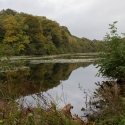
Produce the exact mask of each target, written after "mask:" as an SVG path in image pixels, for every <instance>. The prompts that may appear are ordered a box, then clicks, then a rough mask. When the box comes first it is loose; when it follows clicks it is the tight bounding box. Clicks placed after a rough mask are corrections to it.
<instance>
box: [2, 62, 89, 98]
mask: <svg viewBox="0 0 125 125" xmlns="http://www.w3.org/2000/svg"><path fill="white" fill-rule="evenodd" d="M88 65H90V63H87V62H86V63H73V64H66V63H64V64H59V63H55V64H48V63H47V64H43V63H42V64H37V65H35V64H30V65H29V64H27V66H29V68H26V69H23V70H19V71H16V72H15V71H10V72H4V73H3V74H1V75H0V79H1V82H2V85H1V86H2V91H3V92H4V93H5V95H9V96H10V97H13V98H18V97H20V96H26V95H30V94H34V93H39V92H41V91H42V92H45V91H47V90H49V89H51V88H53V87H56V86H58V85H59V84H60V80H66V79H68V77H69V76H70V74H71V72H72V71H73V70H75V69H77V68H79V67H86V66H88ZM0 96H3V95H2V94H1V95H0Z"/></svg>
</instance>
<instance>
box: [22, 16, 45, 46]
mask: <svg viewBox="0 0 125 125" xmlns="http://www.w3.org/2000/svg"><path fill="white" fill-rule="evenodd" d="M24 23H25V24H26V25H28V29H27V35H28V36H29V37H30V41H31V43H40V44H44V43H45V40H46V39H45V37H44V36H43V29H42V25H41V24H40V22H39V19H38V18H37V17H34V16H32V15H28V16H27V17H26V19H25V20H24Z"/></svg>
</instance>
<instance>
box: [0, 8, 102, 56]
mask: <svg viewBox="0 0 125 125" xmlns="http://www.w3.org/2000/svg"><path fill="white" fill-rule="evenodd" d="M100 44H103V42H101V41H98V40H93V41H91V40H89V39H87V38H78V37H76V36H73V35H72V34H71V33H70V31H69V30H68V28H67V27H65V26H60V25H59V24H58V23H57V22H56V21H52V20H50V19H47V18H46V17H42V16H33V15H30V14H26V13H23V12H20V13H18V12H16V11H15V10H11V9H7V10H2V11H0V50H1V54H2V55H46V54H62V53H81V52H97V51H98V48H99V45H100Z"/></svg>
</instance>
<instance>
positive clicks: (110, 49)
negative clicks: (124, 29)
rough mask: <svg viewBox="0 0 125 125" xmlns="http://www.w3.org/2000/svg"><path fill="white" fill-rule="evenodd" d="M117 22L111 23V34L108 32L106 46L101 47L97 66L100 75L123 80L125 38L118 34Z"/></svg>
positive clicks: (124, 75)
mask: <svg viewBox="0 0 125 125" xmlns="http://www.w3.org/2000/svg"><path fill="white" fill-rule="evenodd" d="M116 23H117V22H114V23H113V24H109V26H110V28H109V29H110V30H111V31H110V34H106V37H105V42H106V46H103V47H102V48H101V51H100V54H99V57H100V60H99V61H98V63H97V67H98V68H99V75H100V74H102V76H107V77H110V78H115V79H118V80H122V81H123V80H124V79H125V40H124V39H123V38H121V37H120V36H119V35H118V34H117V28H116V27H115V24H116Z"/></svg>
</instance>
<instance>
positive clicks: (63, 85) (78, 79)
mask: <svg viewBox="0 0 125 125" xmlns="http://www.w3.org/2000/svg"><path fill="white" fill-rule="evenodd" d="M97 71H98V69H96V68H95V67H94V65H93V64H90V65H88V66H87V67H82V66H80V67H79V68H77V69H75V70H73V71H72V73H71V74H70V75H69V77H68V79H65V80H61V81H60V84H59V85H58V86H56V87H54V88H51V89H49V90H48V91H46V92H47V93H45V92H42V93H41V94H42V95H44V96H46V97H47V99H50V100H52V99H53V100H54V101H55V102H56V103H57V102H58V103H59V106H60V107H63V106H64V105H65V103H71V104H72V105H73V106H74V108H73V110H72V114H74V113H77V114H79V115H80V116H81V115H83V112H81V108H82V107H85V98H84V97H85V96H86V94H85V93H84V92H83V91H81V90H80V88H79V84H80V85H81V86H82V90H85V91H87V93H88V94H89V95H92V94H93V92H94V90H95V88H96V87H97V86H96V85H95V84H94V83H95V82H97V81H100V82H101V81H103V78H101V77H95V75H96V73H97ZM48 94H49V95H51V97H50V96H49V95H48ZM32 96H33V97H34V98H38V97H37V96H36V95H32ZM32 96H26V97H25V99H26V100H28V101H29V102H30V103H31V102H32V104H34V103H33V102H34V98H32ZM34 105H35V104H34Z"/></svg>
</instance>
